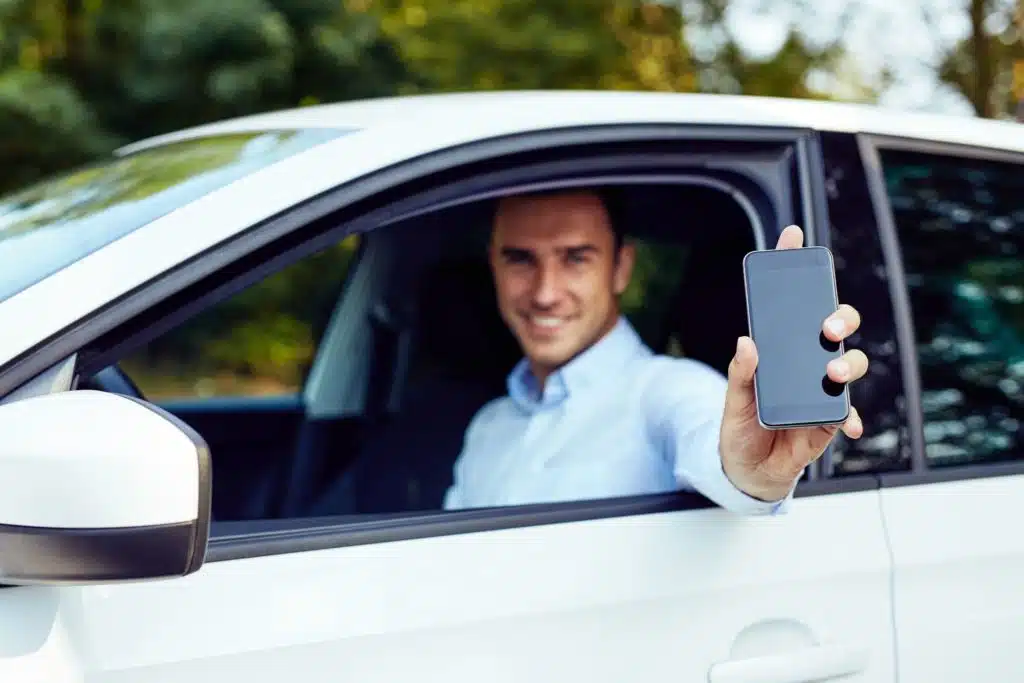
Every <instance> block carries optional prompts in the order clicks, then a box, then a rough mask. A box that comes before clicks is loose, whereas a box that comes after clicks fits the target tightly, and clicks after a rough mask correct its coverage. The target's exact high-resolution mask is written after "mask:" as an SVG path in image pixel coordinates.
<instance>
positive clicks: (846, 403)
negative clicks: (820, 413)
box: [743, 246, 850, 431]
mask: <svg viewBox="0 0 1024 683" xmlns="http://www.w3.org/2000/svg"><path fill="white" fill-rule="evenodd" d="M798 250H799V251H808V250H812V251H819V252H824V254H825V255H826V257H827V258H828V270H829V274H830V278H829V279H830V281H831V288H832V300H833V305H834V307H835V308H836V309H837V310H838V308H839V288H838V285H837V284H836V268H835V260H834V259H833V257H832V251H831V250H830V249H828V248H827V247H822V246H808V247H800V248H799V249H755V250H753V251H750V252H747V254H746V255H745V256H744V257H743V291H744V296H745V297H746V308H747V334H748V335H749V336H750V338H751V339H754V343H755V344H756V343H757V340H756V339H755V338H754V330H753V324H752V316H751V308H750V282H749V279H748V277H747V271H748V268H749V264H750V259H751V257H756V258H763V257H764V255H765V254H770V253H774V252H786V251H798ZM822 322H824V320H823V321H822ZM845 353H846V344H845V341H841V342H839V356H842V355H843V354H845ZM842 398H843V407H844V412H843V416H842V417H841V418H838V419H829V420H802V421H797V422H783V423H778V424H774V423H768V422H765V420H764V415H763V414H762V412H761V399H760V391H759V389H758V384H757V372H755V373H754V404H755V406H756V408H757V421H758V423H759V424H760V425H761V427H762V428H764V429H768V430H772V431H778V430H783V429H799V428H804V427H831V426H839V425H842V424H843V423H845V422H846V421H847V420H848V419H849V418H850V387H849V385H848V384H844V385H843V393H842Z"/></svg>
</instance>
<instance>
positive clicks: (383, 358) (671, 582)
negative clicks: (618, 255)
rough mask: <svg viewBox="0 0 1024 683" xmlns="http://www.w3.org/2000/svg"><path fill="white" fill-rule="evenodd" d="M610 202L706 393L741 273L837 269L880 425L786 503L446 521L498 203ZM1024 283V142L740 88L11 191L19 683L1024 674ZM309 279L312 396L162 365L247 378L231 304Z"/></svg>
mask: <svg viewBox="0 0 1024 683" xmlns="http://www.w3.org/2000/svg"><path fill="white" fill-rule="evenodd" d="M607 183H613V184H617V185H621V186H623V187H628V188H629V190H628V193H629V195H628V197H629V211H628V218H629V230H630V231H631V233H632V234H633V237H634V238H635V239H636V240H637V241H638V243H639V244H640V248H641V251H640V253H641V256H642V259H641V261H642V262H643V263H646V264H647V267H646V269H644V268H640V269H639V272H638V274H637V278H638V281H637V283H636V288H635V289H634V290H632V292H633V293H632V294H630V295H629V296H630V297H631V298H630V300H629V301H627V302H625V304H624V305H625V306H626V309H627V311H628V312H629V315H631V316H632V317H633V318H634V319H635V321H636V324H637V327H638V329H639V330H640V331H641V333H642V334H643V335H644V338H645V340H646V341H648V343H649V344H651V346H652V347H654V348H655V349H656V350H657V351H659V352H663V353H674V354H685V355H687V356H690V357H693V358H697V359H698V360H702V361H704V362H706V363H708V364H710V365H711V366H713V367H717V368H719V369H724V365H723V363H725V362H727V361H728V357H729V355H730V353H731V350H732V346H731V345H733V346H734V343H735V337H736V336H737V335H738V334H742V333H743V332H744V330H745V329H746V318H745V311H744V307H743V290H742V274H741V269H740V263H741V258H742V255H743V254H744V253H746V251H749V250H750V249H754V248H758V247H766V246H771V245H772V244H774V241H775V238H776V236H777V233H778V231H779V230H780V228H781V227H782V226H785V225H787V224H790V223H797V224H800V225H802V226H803V227H804V228H805V229H806V231H807V235H808V242H809V243H810V244H820V245H827V246H829V247H830V248H831V249H832V250H833V253H834V255H835V262H836V266H837V277H838V285H839V293H840V298H841V299H842V300H843V301H845V302H847V303H850V304H852V305H854V306H856V307H857V308H858V309H859V310H860V311H861V313H862V315H863V320H864V322H863V326H862V329H861V331H860V333H859V334H858V335H857V337H856V338H854V339H853V340H852V341H851V346H855V347H859V348H863V349H864V350H865V351H866V352H867V353H868V355H869V357H870V358H871V363H872V364H871V369H870V372H869V374H868V376H867V377H865V379H863V380H862V381H861V382H859V383H857V385H856V386H855V387H854V388H853V390H852V391H853V394H852V397H853V401H854V404H855V405H856V406H857V407H858V408H859V410H860V412H861V415H862V416H863V418H864V422H865V424H866V434H865V436H864V438H863V439H862V440H860V441H856V442H853V441H848V440H839V441H837V442H836V444H835V445H834V447H833V448H832V449H831V450H830V452H829V453H827V454H826V457H825V458H823V459H822V460H820V461H819V462H818V463H816V464H815V466H814V467H812V468H811V469H810V470H809V471H808V473H807V476H806V477H805V479H804V480H802V481H801V483H800V485H799V487H798V489H797V493H796V499H795V501H794V503H793V506H792V508H791V510H790V512H789V513H788V514H784V515H779V516H773V517H755V518H747V517H742V516H739V515H735V514H730V513H727V512H725V511H723V510H720V509H716V508H715V507H714V506H713V505H712V504H711V503H710V502H709V501H708V500H706V499H704V498H703V497H701V496H699V495H697V494H696V493H693V492H685V491H684V492H680V493H678V494H673V495H654V496H638V497H633V498H625V499H615V500H587V501H575V502H565V503H558V504H545V505H534V506H523V507H509V508H493V509H476V510H465V511H457V512H444V511H441V510H440V496H441V495H442V494H443V491H444V488H445V486H446V485H447V483H448V482H450V477H451V465H452V462H453V461H454V459H455V457H456V456H457V453H458V448H459V444H460V439H461V435H462V429H464V427H465V425H466V424H467V422H468V420H469V418H470V417H471V416H472V414H473V412H474V411H475V410H476V409H477V408H478V407H479V406H480V405H482V402H483V401H486V400H489V398H493V397H494V396H495V395H498V394H500V393H501V392H502V391H503V377H504V373H505V372H506V371H507V369H508V367H509V363H511V362H514V360H515V358H516V356H515V354H516V353H517V350H516V349H515V347H514V345H512V346H510V345H509V338H508V337H507V330H504V329H503V328H502V326H501V325H500V320H499V319H498V318H497V314H496V312H495V311H494V310H493V308H494V307H493V298H492V296H493V295H492V293H490V291H489V289H488V287H489V280H488V273H487V267H486V261H485V260H484V252H483V246H482V245H483V244H484V242H483V240H484V239H486V231H487V220H488V213H487V212H488V210H489V209H488V207H489V206H490V202H489V200H492V199H493V198H494V197H497V196H500V195H502V194H506V193H510V192H516V191H522V190H525V189H531V188H549V187H559V186H566V187H568V186H578V185H589V184H607ZM332 250H334V251H332ZM339 254H343V255H346V256H345V259H347V260H345V259H342V258H341V256H338V255H339ZM325 255H326V256H325ZM1022 256H1024V127H1022V126H1021V125H1019V124H1014V123H1007V122H994V121H982V120H973V119H965V118H951V117H942V116H933V115H924V114H911V113H899V112H894V111H885V110H882V109H877V108H872V107H862V106H850V105H840V104H832V103H822V102H810V101H795V100H771V99H757V98H745V97H725V96H702V95H678V94H638V93H588V92H572V93H567V92H566V93H557V92H550V93H531V92H519V93H494V94H464V95H437V96H425V97H415V98H396V99H382V100H374V101H364V102H352V103H345V104H338V105H329V106H322V107H310V108H301V109H296V110H293V111H284V112H279V113H271V114H266V115H259V116H253V117H248V118H243V119H239V120H233V121H226V122H221V123H216V124H213V125H207V126H203V127H199V128H196V129H192V130H186V131H182V132H177V133H174V134H171V135H166V136H162V137H159V138H156V139H151V140H146V141H142V142H139V143H137V144H134V145H132V146H130V147H128V148H126V149H123V150H120V151H119V152H118V154H117V155H116V156H114V157H112V158H110V159H108V160H106V161H103V162H101V163H99V164H97V165H95V166H91V167H89V168H87V169H82V170H80V171H77V172H75V173H72V174H70V175H69V176H66V177H62V178H55V179H53V180H50V181H47V182H45V183H42V184H40V185H38V186H35V187H33V188H29V189H27V190H25V191H22V192H19V193H17V194H15V195H12V196H10V197H6V198H3V199H0V397H2V399H0V582H2V583H3V584H4V587H2V588H0V681H4V682H5V683H30V682H31V683H41V682H44V681H45V682H47V683H71V682H76V683H80V682H84V683H114V682H116V683H165V682H166V683H172V682H173V683H182V682H184V681H188V682H189V683H224V682H225V681H232V682H234V681H238V682H244V683H271V682H273V683H278V682H279V681H282V680H294V681H304V682H316V681H323V682H328V681H330V682H331V683H334V682H336V681H365V682H369V681H395V682H398V681H401V682H403V683H405V682H407V681H411V680H414V681H443V682H444V683H462V682H463V681H466V682H469V681H473V682H474V683H479V682H480V681H488V682H493V683H497V682H499V681H531V682H540V681H550V682H552V683H555V682H557V683H565V682H566V681H586V682H587V683H597V682H599V681H607V682H609V683H622V682H623V681H683V682H691V681H693V682H696V681H710V682H712V683H753V682H760V683H790V682H793V683H796V682H802V681H829V680H833V679H835V680H843V681H849V682H851V683H853V682H854V681H856V682H858V683H859V682H864V683H867V682H870V683H889V682H892V681H897V680H898V681H901V682H905V683H934V682H937V681H969V680H971V681H973V680H984V681H1019V680H1024V659H1022V657H1021V655H1020V654H1019V653H1018V652H1017V651H1016V648H1017V647H1018V646H1019V645H1020V643H1022V642H1024V583H1022V581H1021V575H1022V573H1024V535H1022V534H1021V533H1019V532H1015V531H1014V529H1015V528H1016V527H1015V525H1016V524H1017V522H1019V521H1020V520H1022V519H1024V462H1022V459H1024V443H1022V441H1024V434H1022V431H1024V430H1022V429H1021V420H1022V418H1024V388H1022V387H1024V346H1022V337H1024V266H1022V261H1021V258H1022ZM316 259H323V260H321V261H317V260H316ZM644 259H646V260H644ZM310 264H313V265H310ZM316 264H320V265H316ZM339 264H347V265H345V267H344V268H342V267H341V266H340V265H339ZM307 266H308V268H309V269H310V270H309V271H308V272H312V273H313V274H314V277H307V278H306V279H305V280H302V282H305V283H306V284H305V285H304V286H307V287H309V288H310V289H309V291H308V292H307V291H305V290H303V291H302V292H300V294H299V296H298V298H297V299H296V298H295V297H293V298H292V299H289V301H295V300H298V301H301V302H307V301H308V302H313V301H314V299H315V300H316V301H317V302H320V303H324V302H326V303H325V304H324V305H325V306H326V308H325V309H324V310H325V311H326V314H325V315H324V316H323V320H324V323H323V325H322V326H321V327H322V329H318V330H317V331H316V338H315V339H314V342H315V344H314V348H315V353H314V354H313V356H312V357H311V358H310V359H308V362H306V361H302V363H305V365H302V363H300V362H299V361H295V362H296V363H298V365H296V367H298V366H299V365H302V367H306V366H308V370H306V371H304V372H303V373H302V376H301V377H299V378H298V379H294V380H292V381H291V383H290V384H289V383H287V382H284V383H283V384H282V385H281V386H279V387H277V388H276V389H273V390H267V391H257V390H255V389H254V390H252V391H248V390H246V391H241V390H228V389H223V388H222V387H221V385H220V384H218V383H217V382H219V381H220V380H218V379H217V378H216V377H214V378H212V379H211V378H207V379H205V380H203V382H201V383H200V384H201V385H202V386H199V385H198V384H197V385H196V386H195V387H193V388H192V389H188V390H187V391H184V390H183V392H179V394H177V395H173V396H172V394H173V392H170V390H165V389H160V388H159V386H158V383H157V382H156V380H154V379H153V376H154V375H153V373H154V372H157V371H158V370H159V368H158V367H157V366H156V365H151V366H145V365H144V362H143V361H145V359H146V358H150V357H151V356H146V354H147V353H150V354H152V353H156V352H155V351H153V349H159V348H164V347H160V343H161V340H164V339H168V338H169V337H168V335H173V334H176V333H177V332H176V331H177V330H182V329H186V327H187V325H188V324H189V322H187V321H192V320H198V319H200V318H202V316H204V315H207V314H208V315H210V316H213V318H210V319H216V320H217V321H218V323H217V324H218V325H220V327H217V326H212V327H211V326H210V325H207V326H206V327H205V328H203V329H206V330H210V329H216V330H219V332H218V334H221V335H222V337H223V338H218V339H217V340H214V341H217V342H218V343H219V344H221V346H214V345H211V344H207V345H206V346H203V347H202V348H204V349H212V348H221V349H223V348H230V349H235V350H237V348H238V346H237V345H239V344H243V343H246V342H245V337H244V335H242V334H241V333H239V334H237V335H235V334H234V333H235V332H236V331H237V329H240V327H239V326H244V325H245V324H246V320H245V319H243V317H244V316H243V317H239V314H238V312H239V311H248V315H250V316H259V315H260V312H261V311H262V310H264V309H263V308H260V307H259V306H257V307H256V308H252V307H250V308H245V307H244V306H241V305H240V304H239V305H235V306H234V308H231V309H230V311H231V312H232V315H234V316H235V317H231V316H229V315H227V314H226V313H224V311H225V310H226V309H223V308H219V307H223V306H232V305H233V304H232V302H238V301H242V299H239V297H244V296H246V295H247V294H246V292H247V291H253V290H245V291H243V288H246V287H249V286H250V285H254V286H255V287H260V286H262V284H261V283H267V282H271V281H272V279H273V275H272V274H274V273H277V272H278V271H281V270H282V269H287V268H293V267H307ZM268 278H269V279H268ZM325 292H326V293H327V294H325ZM325 297H326V298H325ZM261 305H262V304H261ZM269 305H270V304H267V306H269ZM310 305H312V303H310ZM318 305H319V304H318ZM317 310H320V309H317ZM218 311H220V312H219V313H218ZM327 314H329V315H327ZM196 316H198V317H196ZM261 329H262V328H261ZM281 334H282V335H288V334H291V332H290V331H289V330H284V331H282V332H281ZM206 341H207V342H209V341H210V340H206ZM271 341H273V340H271ZM204 343H206V342H204ZM175 344H177V346H174V348H175V349H179V350H180V349H182V348H190V347H187V345H185V346H183V344H184V342H181V341H180V339H179V340H178V341H177V342H175ZM225 345H226V346H225ZM165 346H166V345H165ZM261 348H262V347H261ZM269 348H274V347H273V346H271V347H269ZM282 348H284V347H282ZM288 348H292V347H288ZM140 359H142V360H140ZM193 360H194V361H195V362H196V363H200V362H205V361H206V360H208V359H205V358H198V359H193ZM271 360H274V359H271ZM285 360H286V361H287V362H292V361H288V359H285ZM189 362H192V361H189ZM254 362H255V361H254ZM274 362H277V361H274ZM283 362H285V361H281V363H283ZM140 367H147V368H149V370H147V372H149V374H145V373H143V374H139V373H138V372H136V373H135V375H133V371H132V368H140ZM175 367H177V366H175ZM154 368H155V369H154ZM176 372H178V371H177V370H173V369H172V370H166V371H165V374H166V375H167V376H166V377H164V378H163V380H166V382H171V381H172V380H175V379H176V378H177V379H180V377H177V376H176V375H175V373H176ZM241 374H244V373H242V372H241V371H240V375H241ZM163 380H161V381H163ZM166 382H165V384H164V385H161V386H166ZM190 386H191V385H190ZM193 389H194V390H193ZM161 391H162V392H163V393H160V392H161ZM189 392H191V393H189ZM175 396H177V399H176V400H172V398H174V397H175ZM189 397H191V398H189ZM1000 529H1002V531H1000ZM1015 539H1016V540H1015Z"/></svg>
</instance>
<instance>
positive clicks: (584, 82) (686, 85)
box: [380, 0, 696, 91]
mask: <svg viewBox="0 0 1024 683" xmlns="http://www.w3.org/2000/svg"><path fill="white" fill-rule="evenodd" d="M380 5H381V6H382V7H383V8H384V9H385V12H384V15H383V16H384V20H383V29H384V31H385V32H386V33H387V35H389V36H391V37H392V39H393V40H394V41H395V43H396V44H397V45H399V46H400V49H401V52H402V55H403V57H404V58H405V60H406V62H407V63H408V64H409V65H410V66H411V68H412V69H414V70H415V72H416V73H417V74H419V75H421V76H422V77H423V78H424V79H425V80H426V81H427V82H428V83H430V84H431V86H432V89H434V90H438V91H458V90H496V89H553V88H565V89H602V90H608V89H615V90H625V89H629V90H668V91H688V90H694V89H695V86H696V83H695V81H694V74H693V68H692V64H691V60H690V56H689V52H688V50H687V47H686V44H685V43H684V42H683V41H682V40H681V36H682V29H683V24H682V17H681V15H680V14H679V12H678V10H676V9H675V8H673V7H672V6H670V5H664V4H659V3H654V2H637V1H636V0H560V1H557V2H538V1H537V0H382V2H381V3H380Z"/></svg>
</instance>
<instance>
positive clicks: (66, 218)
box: [0, 129, 347, 301]
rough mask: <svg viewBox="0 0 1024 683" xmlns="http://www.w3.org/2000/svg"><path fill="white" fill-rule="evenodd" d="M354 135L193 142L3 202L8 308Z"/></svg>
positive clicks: (1, 237)
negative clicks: (125, 244)
mask: <svg viewBox="0 0 1024 683" xmlns="http://www.w3.org/2000/svg"><path fill="white" fill-rule="evenodd" d="M346 132H347V131H342V130H335V129H331V130H302V131H272V132H256V133H242V134H232V135H219V136H215V137H206V138H199V139H193V140H186V141H182V142H177V143H172V144H168V145H163V146H160V147H155V148H150V149H146V150H143V151H140V152H136V153H134V154H130V155H127V156H124V157H112V158H111V159H109V160H105V161H103V162H100V163H97V164H93V165H91V166H86V167H84V168H81V169H78V170H76V171H73V172H71V173H68V174H65V175H62V176H59V177H57V178H53V179H51V180H47V181H44V182H41V183H37V184H35V185H32V186H30V187H28V188H25V189H22V190H19V191H18V192H16V193H14V194H10V195H7V196H6V197H0V301H3V300H4V299H7V298H10V297H11V296H13V295H15V294H17V293H18V292H20V291H21V290H23V289H25V288H27V287H30V286H31V285H33V284H35V283H36V282H38V281H40V280H42V279H44V278H46V277H47V276H49V275H51V274H53V273H55V272H57V271H58V270H61V269H62V268H65V267H66V266H69V265H71V264H72V263H74V262H75V261H78V260H79V259H81V258H83V257H85V256H87V255H88V254H90V253H92V252H94V251H96V250H97V249H100V248H101V247H104V246H106V245H107V244H110V243H111V242H113V241H115V240H117V239H118V238H120V237H123V236H125V235H127V234H128V233H130V232H132V231H133V230H136V229H137V228H140V227H142V226H143V225H146V224H147V223H149V222H151V221H153V220H155V219H157V218H159V217H160V216H163V215H164V214H167V213H169V212H171V211H173V210H174V209H176V208H178V207H180V206H182V205H184V204H187V203H189V202H192V201H194V200H196V199H198V198H200V197H202V196H203V195H205V194H208V193H210V192H212V191H214V190H216V189H218V188H221V187H224V186H225V185H227V184H229V183H231V182H232V181H234V180H236V179H238V178H241V177H242V176H244V175H246V174H249V173H252V172H253V171H256V170H258V169H260V168H263V167H266V166H269V165H270V164H273V163H274V162H276V161H279V160H281V159H284V158H286V157H289V156H291V155H293V154H296V153H298V152H301V151H303V150H306V149H309V148H311V147H314V146H316V145H318V144H320V143H322V142H326V141H327V140H330V139H333V138H336V137H339V136H341V135H343V134H345V133H346Z"/></svg>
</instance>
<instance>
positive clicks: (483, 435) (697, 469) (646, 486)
mask: <svg viewBox="0 0 1024 683" xmlns="http://www.w3.org/2000/svg"><path fill="white" fill-rule="evenodd" d="M725 390H726V380H725V378H724V377H723V376H722V375H721V374H719V373H718V372H716V371H715V370H713V369H711V368H710V367H708V366H707V365H704V364H702V363H699V362H697V361H694V360H690V359H685V358H671V357H668V356H658V355H655V354H654V353H653V352H652V351H651V350H650V349H649V348H648V347H647V346H645V345H644V343H643V341H642V340H641V339H640V337H639V335H637V333H636V331H635V330H634V329H633V327H632V326H631V325H630V324H629V323H628V322H627V321H626V319H625V318H620V320H619V322H618V323H617V325H616V326H615V327H614V328H613V329H612V331H611V332H609V333H608V334H607V335H605V337H604V338H602V339H601V340H600V341H598V342H597V343H596V344H594V346H592V347H591V348H589V349H587V350H586V351H584V352H583V353H582V354H580V355H579V356H577V357H576V358H574V359H573V360H572V361H571V362H570V363H568V364H567V365H565V366H564V367H563V368H561V369H560V370H559V371H558V372H556V373H554V374H553V375H551V377H549V378H548V380H547V382H546V383H545V386H544V391H543V393H540V392H539V391H538V386H537V382H536V381H535V380H534V378H533V375H532V373H531V372H530V370H529V367H528V364H527V362H526V360H525V359H524V360H523V361H521V362H520V363H519V364H518V365H517V366H516V368H515V369H514V370H513V371H512V372H511V373H510V375H509V377H508V392H509V393H508V395H507V396H504V397H502V398H499V399H496V400H494V401H491V402H490V403H488V404H487V405H485V406H484V407H483V408H482V409H481V410H480V411H479V412H478V413H477V414H476V415H475V416H474V418H473V420H472V422H471V423H470V425H469V428H468V429H467V430H466V435H465V438H464V443H463V449H462V453H461V454H460V455H459V458H458V460H457V461H456V463H455V472H454V483H453V485H452V486H451V487H450V488H449V489H448V491H447V493H446V495H445V500H444V507H445V509H446V510H453V509H460V508H477V507H493V506H506V505H528V504H534V503H552V502H567V501H581V500H593V499H601V498H613V497H619V496H634V495H642V494H651V493H665V492H670V491H678V490H681V489H682V490H696V491H699V492H700V493H702V494H703V495H704V496H706V497H707V498H709V499H711V500H712V501H714V502H715V503H717V504H718V505H720V506H722V507H724V508H726V509H728V510H731V511H734V512H738V513H743V514H773V513H776V512H780V511H783V510H784V509H785V508H786V507H787V504H788V501H789V500H790V498H791V496H792V492H791V493H790V496H787V497H786V498H785V499H784V500H782V501H778V502H765V501H761V500H758V499H756V498H752V497H750V496H748V495H747V494H745V493H743V492H742V491H740V490H739V489H737V488H736V487H735V486H734V485H733V484H732V482H731V481H729V479H728V478H727V477H726V476H725V473H724V471H723V470H722V462H721V458H720V457H719V451H718V441H719V438H718V437H719V429H720V427H721V423H722V410H723V407H724V405H725Z"/></svg>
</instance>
